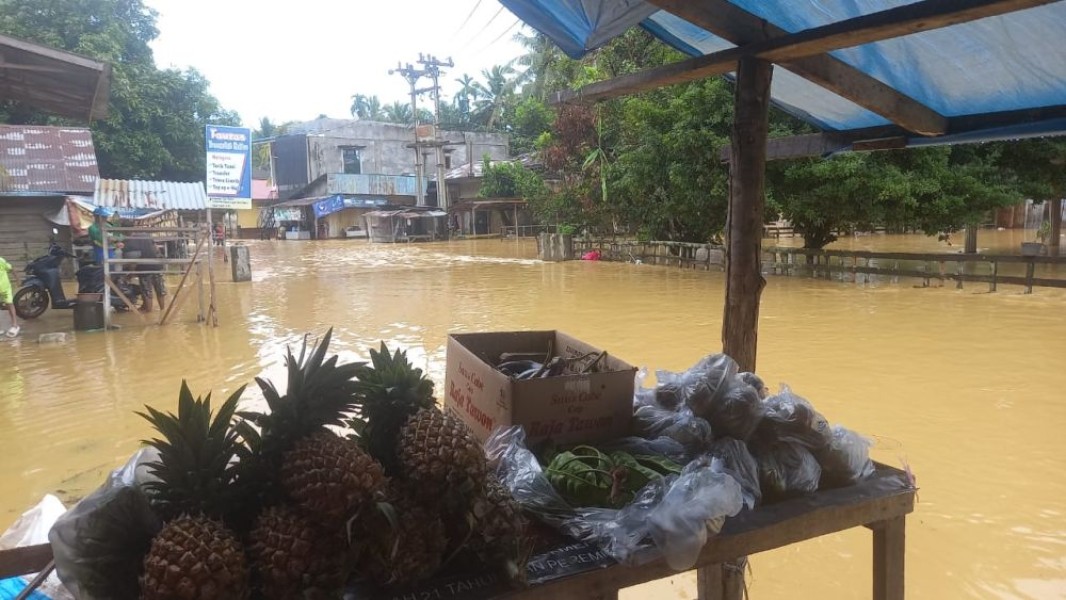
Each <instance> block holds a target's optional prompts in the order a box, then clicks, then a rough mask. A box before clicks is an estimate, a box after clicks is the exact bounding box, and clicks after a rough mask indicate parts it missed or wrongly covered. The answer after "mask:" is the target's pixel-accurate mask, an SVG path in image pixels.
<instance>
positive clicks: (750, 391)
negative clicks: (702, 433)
mask: <svg viewBox="0 0 1066 600" xmlns="http://www.w3.org/2000/svg"><path fill="white" fill-rule="evenodd" d="M696 414H697V415H700V416H702V417H703V418H705V419H707V420H708V421H709V422H710V423H711V428H713V429H714V431H715V432H716V433H717V434H718V435H719V436H722V437H731V438H733V439H736V440H740V441H747V440H748V438H750V437H751V435H752V433H754V432H755V430H756V429H757V428H758V427H759V423H760V422H761V421H762V418H763V406H762V400H761V399H760V398H759V392H758V391H756V389H755V388H753V387H751V386H750V385H748V384H746V383H744V382H743V381H741V380H740V379H738V378H736V377H730V378H729V379H726V380H725V381H724V382H723V383H722V386H721V387H720V388H718V393H717V394H715V396H714V397H713V398H712V399H711V401H710V402H708V403H707V405H706V406H705V407H704V408H703V409H702V410H697V411H696Z"/></svg>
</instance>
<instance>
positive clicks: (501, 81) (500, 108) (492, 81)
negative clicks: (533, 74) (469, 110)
mask: <svg viewBox="0 0 1066 600" xmlns="http://www.w3.org/2000/svg"><path fill="white" fill-rule="evenodd" d="M514 73H515V70H514V67H513V66H512V65H510V64H505V65H495V66H493V67H492V68H491V69H484V70H482V71H481V76H482V77H484V78H485V80H484V81H483V82H478V83H476V84H475V85H476V86H477V87H476V89H477V99H476V100H475V114H476V118H477V121H478V122H479V123H481V124H482V125H484V126H485V127H486V128H488V129H492V128H493V127H494V126H495V125H496V124H497V121H498V120H499V119H500V117H501V115H503V113H504V110H505V108H506V106H507V103H508V101H509V100H510V99H511V97H512V96H513V95H514V78H513V76H514Z"/></svg>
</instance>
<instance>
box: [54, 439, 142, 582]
mask: <svg viewBox="0 0 1066 600" xmlns="http://www.w3.org/2000/svg"><path fill="white" fill-rule="evenodd" d="M157 457H158V455H157V454H156V452H155V450H154V449H151V448H144V449H142V450H140V451H138V452H137V453H136V454H134V455H133V456H132V457H131V458H130V460H129V461H128V462H127V463H126V464H125V465H124V466H123V467H122V468H120V469H117V470H115V471H113V472H112V473H111V476H110V477H108V480H107V482H106V483H105V484H104V485H103V486H101V487H100V488H98V489H97V490H96V491H94V492H93V493H91V494H89V495H88V496H86V497H85V498H84V499H83V500H82V501H81V502H79V503H78V504H77V506H75V507H74V508H72V509H71V510H69V511H67V512H66V513H65V514H64V515H63V516H62V517H60V518H59V519H58V520H57V521H56V524H55V526H53V527H52V530H51V531H50V532H49V534H48V539H49V541H50V542H51V543H52V552H53V553H54V554H55V565H56V573H57V574H58V575H59V579H60V580H61V581H62V582H63V584H64V585H65V586H66V587H67V589H68V590H70V592H71V593H72V594H74V596H75V597H76V598H79V600H125V599H126V598H138V597H139V596H140V589H139V588H138V583H137V575H138V573H139V572H140V570H141V561H142V560H143V559H144V555H145V554H146V553H147V552H148V549H149V548H150V546H151V543H152V538H153V537H154V536H155V534H156V533H158V532H159V530H160V529H162V527H163V522H162V521H161V520H160V519H159V517H158V516H156V514H155V513H154V512H153V511H152V509H151V507H150V506H149V504H148V498H147V497H146V496H145V495H144V493H143V492H142V491H141V488H140V486H141V484H143V483H144V482H145V481H147V480H149V478H150V476H149V475H148V473H147V468H146V467H145V466H144V465H145V463H147V462H152V461H153V460H156V459H157Z"/></svg>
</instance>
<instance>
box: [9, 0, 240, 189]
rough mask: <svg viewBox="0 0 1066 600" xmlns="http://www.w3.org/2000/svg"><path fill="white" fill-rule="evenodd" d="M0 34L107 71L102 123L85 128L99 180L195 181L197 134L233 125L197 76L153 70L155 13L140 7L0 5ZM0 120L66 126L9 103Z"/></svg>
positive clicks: (44, 2)
mask: <svg viewBox="0 0 1066 600" xmlns="http://www.w3.org/2000/svg"><path fill="white" fill-rule="evenodd" d="M0 32H2V33H4V34H7V35H12V36H15V37H19V38H23V39H27V40H30V41H34V42H37V43H40V44H45V45H49V46H53V47H56V48H60V49H62V50H68V51H70V52H75V53H78V54H83V55H86V56H90V57H92V58H96V59H98V60H102V61H105V62H108V63H110V64H111V65H112V79H111V98H110V99H111V103H110V107H109V108H110V110H109V114H108V117H107V119H104V120H101V121H97V122H94V123H93V124H92V130H93V140H94V143H95V146H96V154H97V160H98V162H99V165H100V175H101V176H102V177H110V178H122V179H172V180H185V181H190V180H191V181H197V180H202V179H203V176H204V126H205V125H207V124H219V125H234V124H239V119H238V117H237V115H236V114H235V113H233V112H231V111H227V110H225V109H224V108H222V106H220V104H219V102H218V100H217V99H215V98H214V96H212V95H211V94H210V90H209V84H208V81H207V80H206V79H205V78H204V77H203V75H201V74H200V73H199V72H197V71H196V70H194V69H189V70H184V71H182V70H177V69H164V70H160V69H158V68H156V66H155V62H154V58H153V56H152V50H151V47H150V46H149V42H151V41H152V40H153V39H155V37H156V36H157V35H158V33H159V32H158V29H157V28H156V13H155V11H153V10H152V9H150V8H148V7H147V6H145V4H144V3H143V2H142V1H141V0H0ZM0 117H2V118H3V119H4V121H5V122H8V123H54V124H61V123H65V122H67V121H64V120H61V119H56V118H53V117H49V116H47V115H43V114H41V113H39V112H37V111H35V110H33V108H32V107H27V106H18V105H14V104H12V103H4V105H3V106H0Z"/></svg>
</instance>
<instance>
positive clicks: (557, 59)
mask: <svg viewBox="0 0 1066 600" xmlns="http://www.w3.org/2000/svg"><path fill="white" fill-rule="evenodd" d="M513 39H514V41H516V42H518V43H519V44H521V45H522V47H523V48H525V50H526V53H525V54H523V55H522V56H519V57H518V58H517V59H515V62H516V63H517V64H518V65H519V66H521V67H525V68H524V69H523V70H522V71H521V72H520V73H519V74H518V76H517V77H516V78H515V87H516V89H519V88H520V89H521V90H522V94H523V95H525V96H532V97H533V98H536V99H537V100H541V101H545V100H547V99H548V98H547V97H548V94H549V93H550V92H552V91H555V90H558V89H559V88H560V87H567V86H568V85H569V84H571V83H573V81H574V78H575V77H576V76H577V74H578V73H579V72H580V69H581V61H577V60H573V59H571V58H569V57H568V56H566V55H565V54H563V52H562V50H560V49H559V47H558V46H556V45H555V43H554V42H552V41H551V39H550V38H548V36H546V35H544V34H543V33H540V32H537V31H534V32H533V33H532V34H526V33H523V32H521V31H519V32H518V33H516V34H514V38H513Z"/></svg>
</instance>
